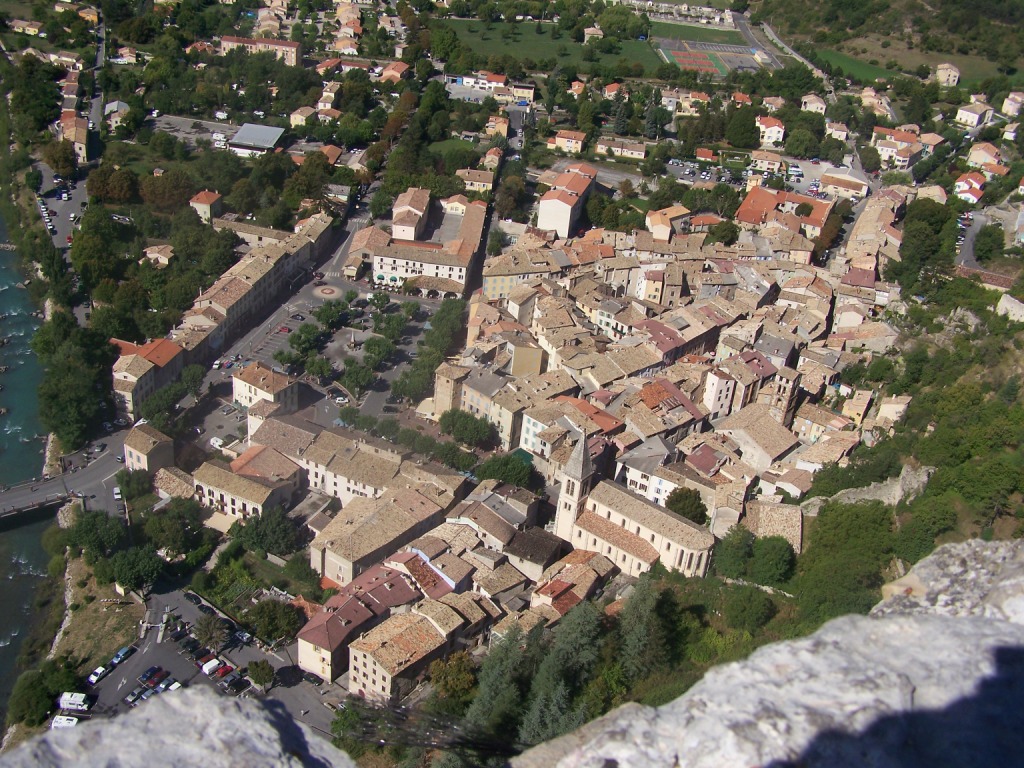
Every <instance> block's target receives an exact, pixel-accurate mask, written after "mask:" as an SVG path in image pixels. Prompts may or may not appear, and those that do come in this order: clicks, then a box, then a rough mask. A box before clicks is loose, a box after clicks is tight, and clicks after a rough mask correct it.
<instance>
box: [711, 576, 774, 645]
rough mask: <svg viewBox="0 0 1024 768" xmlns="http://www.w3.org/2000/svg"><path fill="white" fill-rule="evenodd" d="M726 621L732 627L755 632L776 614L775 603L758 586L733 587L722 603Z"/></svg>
mask: <svg viewBox="0 0 1024 768" xmlns="http://www.w3.org/2000/svg"><path fill="white" fill-rule="evenodd" d="M722 613H723V614H724V616H725V622H726V623H727V624H728V625H729V626H730V627H731V628H732V629H738V630H741V631H743V632H750V633H751V634H753V633H754V632H756V631H757V630H759V629H760V628H761V627H763V626H764V625H765V624H767V623H768V622H769V621H771V618H772V616H774V615H775V603H773V602H772V599H771V598H770V597H769V596H768V595H766V594H765V593H764V592H762V591H761V590H759V589H757V588H756V587H739V586H735V587H732V588H731V589H730V590H729V591H728V592H727V593H726V595H725V602H724V603H723V604H722Z"/></svg>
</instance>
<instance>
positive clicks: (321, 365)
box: [305, 354, 334, 379]
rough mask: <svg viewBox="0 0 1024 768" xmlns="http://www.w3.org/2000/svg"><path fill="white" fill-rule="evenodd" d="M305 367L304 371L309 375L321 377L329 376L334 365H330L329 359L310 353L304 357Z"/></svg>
mask: <svg viewBox="0 0 1024 768" xmlns="http://www.w3.org/2000/svg"><path fill="white" fill-rule="evenodd" d="M305 368H306V373H308V374H309V375H310V376H316V377H317V378H321V379H323V378H326V377H328V376H330V375H331V373H333V371H334V367H333V366H332V365H331V361H330V360H328V359H327V358H326V357H321V356H319V355H316V354H311V355H310V356H309V357H307V358H306V362H305Z"/></svg>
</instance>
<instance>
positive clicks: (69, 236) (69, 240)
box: [68, 235, 74, 245]
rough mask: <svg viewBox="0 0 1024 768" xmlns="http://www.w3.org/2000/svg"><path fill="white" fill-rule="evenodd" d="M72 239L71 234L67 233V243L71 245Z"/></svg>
mask: <svg viewBox="0 0 1024 768" xmlns="http://www.w3.org/2000/svg"><path fill="white" fill-rule="evenodd" d="M72 240H74V238H73V237H71V235H68V245H71V241H72Z"/></svg>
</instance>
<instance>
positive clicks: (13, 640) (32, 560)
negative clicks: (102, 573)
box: [0, 219, 51, 706]
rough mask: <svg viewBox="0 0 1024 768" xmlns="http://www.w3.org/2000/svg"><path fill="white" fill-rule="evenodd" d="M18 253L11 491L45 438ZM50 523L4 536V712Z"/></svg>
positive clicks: (2, 471)
mask: <svg viewBox="0 0 1024 768" xmlns="http://www.w3.org/2000/svg"><path fill="white" fill-rule="evenodd" d="M0 242H2V243H6V242H8V240H7V226H6V224H5V223H4V222H3V220H2V219H0ZM17 266H18V257H17V254H15V253H14V252H13V251H0V338H6V339H8V342H7V344H6V345H5V346H3V347H0V365H4V366H8V368H9V370H8V371H7V373H4V374H0V385H2V386H3V391H0V406H2V407H3V408H6V409H7V411H8V413H7V415H6V416H0V483H3V484H5V485H9V484H11V483H16V482H19V481H22V480H27V479H29V478H31V477H34V476H37V475H39V474H41V472H42V468H43V451H44V448H45V439H46V438H45V435H44V434H43V428H42V427H41V426H40V424H39V410H38V403H37V400H36V390H37V389H38V387H39V381H40V379H41V377H42V369H41V368H40V366H39V362H38V361H37V360H36V358H35V356H34V355H33V354H32V351H31V349H30V348H29V342H30V341H31V340H32V334H33V333H34V332H35V329H36V328H37V327H38V326H39V322H40V321H39V320H38V319H37V318H35V317H33V316H32V312H33V311H35V309H36V307H34V306H33V305H32V302H31V301H30V300H29V296H28V291H25V290H22V289H20V288H18V287H16V284H17V283H18V282H19V281H20V280H22V279H23V276H22V275H21V273H20V272H19V271H18V269H17ZM50 522H51V521H50V520H49V519H44V520H42V521H37V522H31V523H27V524H24V525H18V526H12V527H10V528H8V529H6V530H2V531H0V584H2V587H0V706H2V705H4V704H6V702H7V697H8V696H9V694H10V692H11V687H12V686H13V685H14V681H15V680H16V679H17V677H18V673H19V671H20V670H18V669H17V666H16V661H17V658H18V652H19V651H20V649H21V643H22V641H23V640H24V638H25V636H26V635H27V634H28V629H29V626H30V624H31V622H32V620H33V619H34V618H35V614H36V611H35V610H34V608H33V600H34V598H35V593H36V589H37V587H38V586H39V584H40V582H41V581H42V580H43V578H44V577H45V575H46V563H47V560H48V558H47V556H46V552H45V551H44V550H43V546H42V543H41V538H42V532H43V530H45V528H46V527H47V526H48V525H49V524H50Z"/></svg>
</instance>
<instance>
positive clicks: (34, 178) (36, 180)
mask: <svg viewBox="0 0 1024 768" xmlns="http://www.w3.org/2000/svg"><path fill="white" fill-rule="evenodd" d="M25 186H26V187H28V188H29V189H31V190H32V191H33V192H38V191H39V189H40V187H42V186H43V173H42V171H38V170H36V169H35V168H30V169H29V170H27V171H25Z"/></svg>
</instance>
